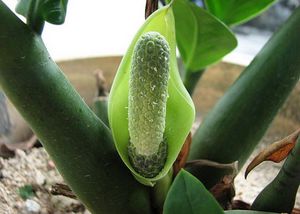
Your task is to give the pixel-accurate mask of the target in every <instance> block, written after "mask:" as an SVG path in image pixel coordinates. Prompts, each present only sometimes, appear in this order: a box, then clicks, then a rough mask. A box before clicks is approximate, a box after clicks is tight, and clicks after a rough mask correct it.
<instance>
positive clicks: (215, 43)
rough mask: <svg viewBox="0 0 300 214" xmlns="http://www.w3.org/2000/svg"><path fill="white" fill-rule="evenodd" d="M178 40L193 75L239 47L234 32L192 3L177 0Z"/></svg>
mask: <svg viewBox="0 0 300 214" xmlns="http://www.w3.org/2000/svg"><path fill="white" fill-rule="evenodd" d="M172 8H173V10H174V16H175V24H176V39H177V44H178V48H179V52H180V55H181V57H182V60H183V62H184V65H185V67H186V68H187V70H189V71H198V70H200V69H201V68H204V67H206V66H208V65H210V64H212V63H214V62H216V61H218V60H220V59H221V58H222V57H223V56H225V55H226V54H228V53H229V52H230V51H232V50H233V49H234V48H235V47H236V46H237V40H236V38H235V36H234V35H233V33H232V32H231V31H230V29H229V28H228V27H227V26H225V25H224V24H223V23H222V22H220V21H219V20H218V19H216V18H215V17H214V16H212V15H211V14H210V13H208V12H207V11H205V10H204V9H202V8H200V7H198V6H196V5H195V4H194V3H192V2H189V1H188V0H175V1H174V3H173V5H172Z"/></svg>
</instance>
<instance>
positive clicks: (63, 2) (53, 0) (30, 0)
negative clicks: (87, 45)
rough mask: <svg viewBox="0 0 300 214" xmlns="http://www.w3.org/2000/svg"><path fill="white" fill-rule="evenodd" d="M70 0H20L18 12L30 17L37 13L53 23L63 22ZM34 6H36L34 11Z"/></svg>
mask: <svg viewBox="0 0 300 214" xmlns="http://www.w3.org/2000/svg"><path fill="white" fill-rule="evenodd" d="M67 4H68V0H40V1H37V0H20V1H19V3H18V4H17V6H16V12H17V13H19V14H20V15H22V16H24V17H25V18H28V16H30V15H31V14H30V13H35V14H37V16H38V17H39V18H42V19H44V20H45V21H47V22H49V23H51V24H57V25H59V24H63V23H64V21H65V18H66V13H67ZM32 8H34V9H33V10H34V11H32Z"/></svg>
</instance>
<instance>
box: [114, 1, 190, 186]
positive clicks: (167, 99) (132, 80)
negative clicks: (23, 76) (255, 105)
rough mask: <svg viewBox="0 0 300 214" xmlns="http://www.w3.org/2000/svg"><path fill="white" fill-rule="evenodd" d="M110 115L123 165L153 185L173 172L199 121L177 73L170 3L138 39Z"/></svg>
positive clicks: (116, 88)
mask: <svg viewBox="0 0 300 214" xmlns="http://www.w3.org/2000/svg"><path fill="white" fill-rule="evenodd" d="M157 105H158V106H157ZM108 117H109V122H110V127H111V130H112V134H113V137H114V141H115V145H116V148H117V151H118V153H119V155H120V157H121V158H122V160H123V162H124V163H125V164H126V166H127V167H128V168H129V169H130V171H131V172H132V173H133V175H134V176H135V178H136V179H137V180H138V181H140V182H141V183H143V184H145V185H150V186H153V185H154V184H155V182H156V181H157V180H159V179H161V178H163V177H164V176H165V175H166V174H167V173H168V172H169V171H170V170H171V168H172V165H173V163H174V161H175V160H176V158H177V156H178V154H179V152H180V150H181V147H182V145H183V143H184V140H185V138H186V137H187V135H188V133H189V131H190V129H191V126H192V123H193V121H194V117H195V109H194V104H193V102H192V100H191V98H190V96H189V94H188V93H187V91H186V89H185V88H184V86H183V83H182V81H181V79H180V76H179V72H178V67H177V60H176V40H175V25H174V17H173V11H172V8H171V6H170V5H167V6H165V7H163V8H161V9H159V10H157V11H156V12H155V13H153V14H152V15H151V16H149V17H148V19H147V20H146V21H145V23H144V25H143V26H142V27H141V28H140V30H139V31H138V33H137V34H136V35H135V37H134V39H133V41H132V43H131V45H130V47H129V49H128V50H127V52H126V54H125V56H124V57H123V59H122V62H121V64H120V66H119V69H118V71H117V74H116V77H115V79H114V82H113V85H112V88H111V92H110V96H109V103H108Z"/></svg>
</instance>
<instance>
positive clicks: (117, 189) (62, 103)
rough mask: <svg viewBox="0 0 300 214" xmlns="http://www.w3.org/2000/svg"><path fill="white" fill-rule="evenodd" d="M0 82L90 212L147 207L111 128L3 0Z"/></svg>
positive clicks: (146, 210) (146, 193) (0, 10)
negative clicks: (121, 158)
mask: <svg viewBox="0 0 300 214" xmlns="http://www.w3.org/2000/svg"><path fill="white" fill-rule="evenodd" d="M0 84H1V86H2V89H3V90H4V92H5V93H6V95H7V96H8V97H9V99H10V100H11V101H12V103H13V104H14V105H15V106H16V108H17V109H18V111H19V112H20V113H21V114H22V116H23V117H24V118H25V120H26V121H27V122H28V123H29V124H30V126H31V128H32V129H33V131H34V132H35V133H36V135H37V136H38V138H39V139H40V140H41V142H42V144H43V146H44V147H45V149H46V151H47V152H48V153H49V155H50V156H51V158H52V159H53V160H54V162H55V164H56V167H57V169H58V170H59V172H60V173H61V174H62V176H63V178H64V180H65V181H66V182H67V183H68V184H69V185H70V187H71V188H72V190H73V191H74V192H75V194H76V195H77V196H78V198H79V199H80V200H81V201H82V202H83V203H84V204H85V205H86V206H87V207H88V208H89V209H90V211H91V212H93V213H151V210H150V203H149V201H150V199H149V198H150V194H149V189H147V188H146V187H144V186H142V185H140V184H138V183H137V182H136V181H135V179H134V178H133V177H132V175H131V174H130V172H129V171H128V170H127V168H126V167H125V165H124V164H123V163H122V161H121V160H120V158H119V156H118V155H117V153H116V151H115V148H114V145H113V140H112V137H111V133H110V131H109V129H108V128H107V127H106V126H105V125H104V124H103V123H102V121H101V120H99V119H98V118H97V117H96V115H95V114H94V113H93V112H92V111H91V110H90V109H89V107H88V106H87V105H86V104H85V103H84V102H83V100H82V98H81V97H80V96H79V94H78V93H77V92H76V91H75V89H74V88H73V87H72V86H71V84H70V82H69V81H68V80H67V79H66V77H65V76H64V74H63V73H62V72H61V71H60V69H59V67H58V66H57V65H56V64H55V63H54V62H53V61H52V60H51V58H50V56H49V54H48V52H47V50H46V48H45V46H44V44H43V42H42V40H41V38H40V36H37V35H36V34H35V33H33V32H32V31H31V30H30V29H29V28H28V26H27V25H25V24H24V23H23V22H22V21H21V20H19V19H18V18H17V17H16V16H15V15H14V14H13V12H11V11H10V10H9V9H8V8H7V7H6V5H5V4H4V3H3V2H2V1H0Z"/></svg>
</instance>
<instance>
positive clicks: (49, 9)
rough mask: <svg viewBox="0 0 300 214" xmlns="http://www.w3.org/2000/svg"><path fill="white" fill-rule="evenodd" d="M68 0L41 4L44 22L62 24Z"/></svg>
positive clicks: (53, 0)
mask: <svg viewBox="0 0 300 214" xmlns="http://www.w3.org/2000/svg"><path fill="white" fill-rule="evenodd" d="M67 4H68V0H48V1H47V0H46V1H44V4H43V15H44V18H45V21H47V22H49V23H52V24H57V25H60V24H63V23H64V21H65V18H66V13H67Z"/></svg>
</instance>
